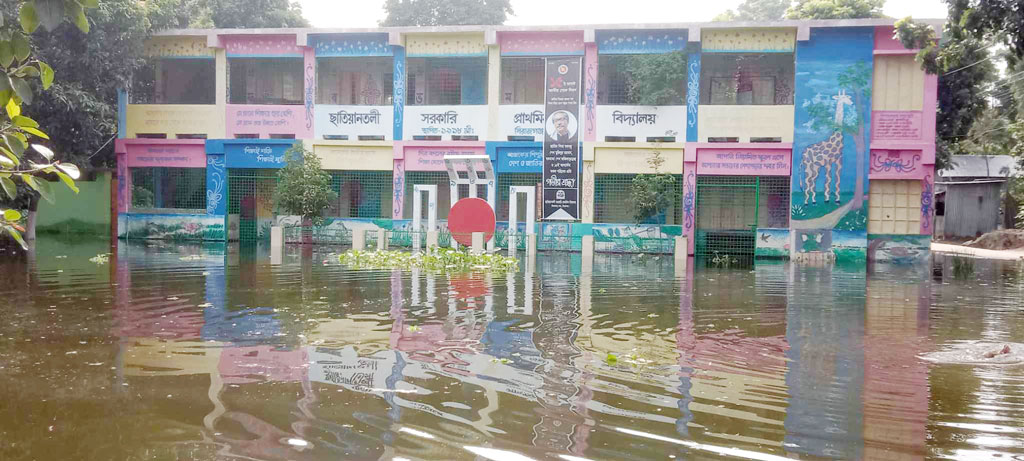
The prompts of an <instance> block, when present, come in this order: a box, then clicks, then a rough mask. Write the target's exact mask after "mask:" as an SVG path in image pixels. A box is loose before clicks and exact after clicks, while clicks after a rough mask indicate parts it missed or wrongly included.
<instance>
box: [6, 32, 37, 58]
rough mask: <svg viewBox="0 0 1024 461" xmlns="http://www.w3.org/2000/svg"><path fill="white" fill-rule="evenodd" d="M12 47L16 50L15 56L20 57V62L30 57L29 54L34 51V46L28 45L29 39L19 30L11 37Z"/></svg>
mask: <svg viewBox="0 0 1024 461" xmlns="http://www.w3.org/2000/svg"><path fill="white" fill-rule="evenodd" d="M11 48H12V49H13V50H14V57H15V58H17V59H18V62H21V61H24V60H26V59H28V55H29V54H30V53H32V48H31V47H29V45H28V39H27V38H25V36H24V35H22V34H19V33H17V32H15V33H14V34H13V36H12V37H11Z"/></svg>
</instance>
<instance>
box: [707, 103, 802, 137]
mask: <svg viewBox="0 0 1024 461" xmlns="http://www.w3.org/2000/svg"><path fill="white" fill-rule="evenodd" d="M794 117H795V113H794V106H705V105H702V106H700V111H698V112H697V138H698V140H699V141H700V142H707V140H708V138H716V137H739V142H749V141H750V138H752V137H780V138H782V142H793V124H794Z"/></svg>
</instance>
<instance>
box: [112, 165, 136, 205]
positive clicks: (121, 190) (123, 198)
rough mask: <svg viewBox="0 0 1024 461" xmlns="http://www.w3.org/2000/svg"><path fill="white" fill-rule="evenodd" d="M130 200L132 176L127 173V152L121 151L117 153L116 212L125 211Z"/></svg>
mask: <svg viewBox="0 0 1024 461" xmlns="http://www.w3.org/2000/svg"><path fill="white" fill-rule="evenodd" d="M131 201H132V177H131V175H129V174H128V153H127V152H121V153H118V154H117V212H118V213H127V212H128V208H129V207H130V206H131ZM113 219H117V217H116V216H114V217H113Z"/></svg>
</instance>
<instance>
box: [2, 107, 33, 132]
mask: <svg viewBox="0 0 1024 461" xmlns="http://www.w3.org/2000/svg"><path fill="white" fill-rule="evenodd" d="M19 112H20V108H19ZM8 114H10V112H8ZM11 121H12V122H14V124H15V125H18V126H22V127H25V126H27V127H32V128H39V123H38V122H36V121H35V120H32V119H30V118H28V117H26V116H24V115H15V116H14V117H12V118H11Z"/></svg>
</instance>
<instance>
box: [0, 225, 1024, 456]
mask: <svg viewBox="0 0 1024 461" xmlns="http://www.w3.org/2000/svg"><path fill="white" fill-rule="evenodd" d="M106 251H108V250H107V247H106V243H105V242H76V243H74V244H69V243H63V242H61V241H56V240H42V241H40V243H39V250H38V252H37V253H36V254H35V255H34V256H33V257H31V258H25V259H24V260H22V261H19V262H15V263H7V264H5V265H3V266H0V271H2V272H0V273H2V277H0V318H2V319H3V320H4V321H3V323H2V324H0V459H3V460H20V459H47V460H48V459H76V460H78V459H81V460H110V459H118V460H120V459H296V460H320V459H324V460H327V459H331V460H336V459H409V460H412V459H474V458H475V459H493V460H501V461H505V460H525V459H536V460H540V459H563V460H569V461H573V460H580V459H592V460H603V459H631V460H636V459H670V458H673V457H674V458H676V459H703V458H712V459H721V458H722V457H723V455H724V456H725V457H735V458H737V459H777V458H778V457H785V458H812V459H813V458H844V459H851V458H860V459H923V458H983V457H984V458H988V457H995V456H997V455H999V454H1006V455H1013V456H1017V457H1021V456H1024V367H1021V366H1011V367H997V366H968V365H939V364H932V363H928V362H925V361H924V360H921V359H920V358H919V355H920V354H922V353H926V352H931V351H935V350H939V349H942V348H944V347H948V346H950V345H953V344H956V343H958V342H961V341H968V340H986V341H994V342H998V341H1014V342H1024V315H1022V314H1024V311H1022V310H1024V301H1022V298H1024V276H1022V274H1021V269H1019V268H1018V267H1016V266H1014V265H1013V264H1012V263H994V262H979V263H977V264H976V269H977V273H976V277H975V278H976V279H975V280H970V281H959V280H954V279H953V277H952V273H951V271H950V270H948V269H949V267H948V266H947V268H946V269H947V270H946V274H945V276H944V277H943V276H941V275H940V276H938V277H936V276H935V275H933V273H932V272H931V270H930V269H923V270H921V271H920V272H915V271H911V270H907V269H901V268H891V267H874V268H871V269H870V271H869V273H867V274H865V272H864V271H863V270H862V269H858V268H849V269H848V268H843V267H835V268H814V267H798V266H794V265H788V264H786V265H784V264H760V265H758V266H757V267H756V269H754V270H750V269H732V270H698V271H696V273H693V272H692V271H691V273H690V274H686V275H685V276H684V277H682V278H677V277H676V275H675V274H674V271H673V268H672V262H671V261H670V260H669V259H667V258H660V259H654V258H646V259H643V260H638V259H635V258H629V257H625V258H622V257H611V256H601V255H598V259H597V261H596V264H597V266H598V267H597V268H596V269H595V272H596V273H595V274H594V275H592V276H590V275H585V276H580V275H579V274H578V268H579V257H578V255H575V256H572V257H570V256H568V255H557V254H556V255H548V256H543V257H542V258H543V259H541V260H540V261H539V262H538V265H537V271H536V273H533V274H529V275H525V274H519V275H516V276H509V277H506V276H473V277H470V276H461V277H453V278H449V277H445V276H433V275H427V274H410V273H401V272H395V273H390V272H352V271H347V270H345V269H344V268H342V267H340V266H338V265H337V264H335V263H333V262H334V261H335V259H334V258H333V257H329V256H328V255H326V254H325V253H316V254H313V255H309V254H307V255H305V257H304V256H303V255H301V254H298V253H289V254H288V255H287V256H286V258H285V263H284V264H283V265H280V266H271V265H270V264H269V257H268V256H267V255H266V254H265V253H262V252H259V251H256V252H253V251H239V250H238V249H237V248H229V249H227V250H225V248H224V247H223V246H209V247H200V246H195V245H185V244H173V243H147V244H138V243H132V244H127V243H124V242H122V244H121V248H120V250H119V252H118V254H116V255H115V256H114V257H112V258H111V260H110V262H109V263H107V264H103V265H99V264H96V263H93V262H89V260H88V259H89V258H90V257H91V256H94V255H96V254H97V253H101V252H106ZM289 251H294V250H289ZM61 256H66V258H64V257H61ZM0 258H2V257H0ZM325 260H327V261H328V264H326V265H325V264H324V261H325ZM303 261H305V263H304V262H303ZM574 271H576V273H574Z"/></svg>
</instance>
